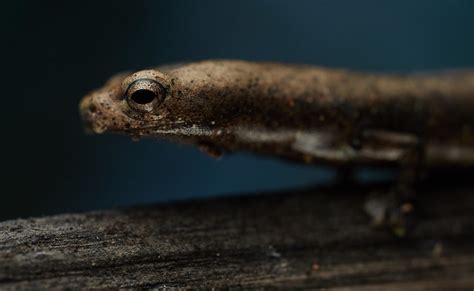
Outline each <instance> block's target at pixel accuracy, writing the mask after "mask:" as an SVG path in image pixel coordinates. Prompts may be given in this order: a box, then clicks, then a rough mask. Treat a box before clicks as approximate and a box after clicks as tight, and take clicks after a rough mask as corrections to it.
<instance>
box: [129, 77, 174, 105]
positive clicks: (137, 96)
mask: <svg viewBox="0 0 474 291" xmlns="http://www.w3.org/2000/svg"><path fill="white" fill-rule="evenodd" d="M125 96H126V98H127V103H128V105H129V106H130V107H131V108H133V109H135V110H138V111H142V112H151V111H153V109H155V108H156V107H157V106H159V105H160V104H161V102H163V100H164V98H165V89H164V88H163V87H162V86H161V85H160V84H159V83H158V82H157V81H155V80H152V79H138V80H136V81H135V82H133V83H132V84H130V86H128V88H127V92H125Z"/></svg>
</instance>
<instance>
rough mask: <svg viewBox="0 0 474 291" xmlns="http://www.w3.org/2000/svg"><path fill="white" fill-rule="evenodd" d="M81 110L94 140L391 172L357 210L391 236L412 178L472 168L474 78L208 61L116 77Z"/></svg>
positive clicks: (402, 220)
mask: <svg viewBox="0 0 474 291" xmlns="http://www.w3.org/2000/svg"><path fill="white" fill-rule="evenodd" d="M80 111H81V114H82V117H83V119H84V121H85V123H86V124H87V127H88V128H89V129H91V130H92V131H94V132H96V133H102V132H104V131H106V132H117V133H125V134H128V135H130V136H132V137H133V138H134V139H138V138H141V137H164V138H167V139H172V140H176V141H178V142H183V143H190V144H195V145H198V146H199V147H200V148H201V149H203V150H204V151H205V152H207V153H208V154H210V155H212V156H219V155H220V154H221V152H225V151H227V152H232V151H238V150H246V151H252V152H256V153H260V154H265V155H268V156H278V157H283V158H286V159H290V160H294V161H301V162H305V163H310V164H322V163H326V164H329V165H333V166H339V167H340V168H341V169H350V168H351V167H352V166H353V165H357V164H368V165H379V166H397V167H399V168H400V169H401V171H400V175H399V179H398V180H399V181H398V183H396V187H394V189H393V190H392V191H391V192H390V193H389V195H385V196H381V197H374V198H371V199H368V201H367V203H366V205H365V210H366V212H367V213H368V214H369V215H371V216H372V219H373V223H374V224H375V225H378V226H388V227H389V228H390V229H391V231H392V232H393V233H395V234H397V235H398V236H403V235H405V233H406V232H407V230H408V229H409V226H410V225H411V223H410V221H412V219H411V218H412V217H413V213H414V211H413V210H414V207H415V206H414V205H415V203H414V202H413V201H414V200H413V197H414V192H415V191H414V190H413V189H414V187H413V186H414V183H415V181H416V180H417V178H418V176H419V172H420V169H422V168H428V167H440V166H463V167H464V166H472V165H474V71H457V72H447V73H443V74H431V75H430V74H411V75H389V74H370V73H357V72H350V71H346V70H335V69H327V68H318V67H310V66H301V65H300V66H297V65H284V64H275V63H252V62H245V61H228V60H215V61H204V62H197V63H189V64H181V65H173V66H163V67H160V68H157V69H152V70H144V71H139V72H135V73H129V74H127V73H125V74H120V75H117V76H115V77H113V78H112V79H111V80H109V81H108V82H107V83H106V84H105V85H104V87H102V88H100V89H98V90H96V91H93V92H92V93H90V94H89V95H87V96H85V97H84V98H83V100H82V101H81V104H80ZM342 172H347V171H342ZM387 197H388V198H387Z"/></svg>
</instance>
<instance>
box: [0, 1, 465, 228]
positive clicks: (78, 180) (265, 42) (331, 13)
mask: <svg viewBox="0 0 474 291" xmlns="http://www.w3.org/2000/svg"><path fill="white" fill-rule="evenodd" d="M1 13H2V14H3V15H2V17H1V20H0V21H1V22H2V26H1V27H2V30H3V32H2V42H1V44H2V45H1V50H2V54H1V55H2V59H3V61H2V64H3V70H2V95H3V102H2V105H3V106H2V109H3V110H2V115H1V116H2V117H1V118H2V123H1V124H2V133H3V134H2V143H1V144H2V147H1V149H2V150H1V154H2V173H1V177H2V179H1V183H2V185H3V187H2V188H1V189H2V190H1V196H0V197H1V199H0V220H5V219H13V218H17V217H28V216H38V215H49V214H55V213H64V212H71V211H76V212H77V211H85V210H92V209H101V208H111V207H117V206H125V205H136V204H142V203H151V202H162V201H169V200H179V199H187V198H202V197H208V196H222V195H230V194H238V193H251V192H252V191H265V190H275V189H285V188H291V187H297V186H303V185H307V184H314V183H319V182H323V181H325V180H327V179H330V178H331V177H332V176H333V174H334V173H333V172H332V171H331V169H325V168H314V167H305V166H299V165H295V164H289V163H285V162H281V161H275V160H268V159H263V158H259V157H255V156H252V155H248V154H235V155H231V156H225V157H224V158H223V159H221V160H218V161H216V160H213V159H211V158H209V157H207V156H205V155H204V154H202V153H200V152H199V151H198V150H196V149H194V148H192V147H186V146H177V145H173V144H168V143H165V142H161V141H156V140H143V141H140V142H138V143H135V142H132V141H131V140H130V139H129V138H126V137H124V136H112V135H105V136H89V135H86V134H85V133H84V131H83V129H82V125H81V121H80V119H79V114H78V102H79V100H80V98H81V97H82V96H83V95H84V94H86V93H87V92H88V91H89V90H92V89H94V88H96V87H99V86H101V85H102V84H103V82H104V81H105V80H106V79H108V78H109V77H110V76H111V75H113V74H115V73H117V72H119V71H122V70H136V69H142V68H146V67H150V66H155V65H159V64H163V63H169V62H177V61H192V60H201V59H207V58H237V59H246V60H269V61H280V62H292V63H308V64H317V65H324V66H331V67H345V68H352V69H358V70H371V71H413V70H422V71H428V70H439V69H446V68H462V67H474V1H472V0H465V1H456V0H454V1H441V0H440V1H436V0H420V1H410V0H404V1H400V0H398V1H376V0H372V1H350V0H347V1H342V0H337V1H335V0H325V1H323V0H321V1H310V0H307V1H301V0H300V1H294V0H293V1H289V0H287V1H282V0H245V1H242V0H240V1H223V0H215V1H207V0H199V1H192V0H173V1H123V0H116V1H109V2H107V3H106V2H105V1H75V2H72V1H9V2H5V3H4V4H2V12H1ZM375 174H376V173H374V172H373V173H372V174H371V173H370V172H369V174H367V175H368V176H369V178H370V175H375Z"/></svg>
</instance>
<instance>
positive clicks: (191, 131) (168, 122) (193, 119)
mask: <svg viewBox="0 0 474 291" xmlns="http://www.w3.org/2000/svg"><path fill="white" fill-rule="evenodd" d="M174 82H179V81H178V80H177V79H173V78H171V77H170V76H168V75H166V74H164V73H162V72H160V71H158V70H144V71H139V72H136V73H132V74H127V73H123V74H119V75H116V76H114V77H112V78H111V79H110V80H109V81H108V82H107V83H106V84H105V85H104V86H103V87H102V88H100V89H98V90H95V91H93V92H91V93H90V94H88V95H87V96H85V97H84V98H83V99H82V100H81V102H80V106H79V107H80V112H81V116H82V119H83V121H84V123H85V125H86V127H87V128H88V129H89V130H91V131H93V132H95V133H102V132H115V133H125V134H129V135H131V136H133V137H141V136H169V137H173V138H190V137H199V136H200V135H206V134H209V133H208V132H207V130H208V127H207V124H204V123H203V121H205V120H208V118H205V115H206V113H208V111H206V110H205V109H203V106H202V102H203V101H202V100H201V99H202V98H199V94H197V95H196V94H194V95H193V94H189V93H193V92H194V93H195V91H196V90H194V91H193V90H191V91H190V92H187V94H185V93H183V92H182V87H183V86H181V87H179V88H178V86H177V85H175V84H174Z"/></svg>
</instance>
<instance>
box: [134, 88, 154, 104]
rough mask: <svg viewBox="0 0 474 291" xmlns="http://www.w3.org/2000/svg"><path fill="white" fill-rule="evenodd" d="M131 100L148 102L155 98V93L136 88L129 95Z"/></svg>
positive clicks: (139, 102)
mask: <svg viewBox="0 0 474 291" xmlns="http://www.w3.org/2000/svg"><path fill="white" fill-rule="evenodd" d="M130 98H131V99H132V101H133V102H135V103H138V104H148V103H150V102H152V101H153V100H154V99H155V98H156V94H155V92H153V91H150V90H145V89H142V90H137V91H135V92H133V94H132V96H130Z"/></svg>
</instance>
